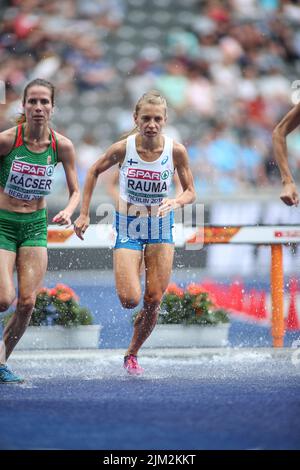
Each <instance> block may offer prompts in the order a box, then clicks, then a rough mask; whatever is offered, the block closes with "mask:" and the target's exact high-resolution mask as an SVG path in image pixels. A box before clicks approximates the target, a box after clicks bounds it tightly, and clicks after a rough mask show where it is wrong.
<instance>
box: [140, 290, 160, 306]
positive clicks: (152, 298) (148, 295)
mask: <svg viewBox="0 0 300 470" xmlns="http://www.w3.org/2000/svg"><path fill="white" fill-rule="evenodd" d="M162 297H163V292H162V291H161V290H153V291H148V292H145V295H144V304H145V305H154V306H156V305H159V304H160V302H161V299H162Z"/></svg>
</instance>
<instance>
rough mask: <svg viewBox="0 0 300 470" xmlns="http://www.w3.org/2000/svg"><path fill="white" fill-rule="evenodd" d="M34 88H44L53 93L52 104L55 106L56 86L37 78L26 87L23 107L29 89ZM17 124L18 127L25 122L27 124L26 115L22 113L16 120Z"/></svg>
mask: <svg viewBox="0 0 300 470" xmlns="http://www.w3.org/2000/svg"><path fill="white" fill-rule="evenodd" d="M33 86H44V87H45V88H48V90H50V92H51V103H52V106H54V95H55V87H54V85H52V83H51V82H48V80H44V79H43V78H35V79H34V80H32V81H31V82H29V83H28V84H27V85H26V87H25V88H24V92H23V98H22V104H23V106H24V104H25V102H26V98H27V93H28V90H29V88H31V87H33ZM15 122H16V124H17V125H18V124H23V122H26V116H25V113H20V114H19V116H18V117H17V118H16V120H15Z"/></svg>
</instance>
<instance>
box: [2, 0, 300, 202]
mask: <svg viewBox="0 0 300 470" xmlns="http://www.w3.org/2000/svg"><path fill="white" fill-rule="evenodd" d="M0 17H1V21H0V58H1V59H0V80H2V81H4V82H5V84H6V96H5V100H2V101H4V103H2V104H0V106H1V112H0V130H4V129H6V128H8V127H11V126H12V125H13V124H12V122H13V119H14V117H15V116H16V115H17V114H18V112H19V111H20V110H21V104H20V97H21V93H22V91H23V88H24V86H25V85H26V83H27V82H28V81H30V80H32V79H34V78H37V77H42V78H46V79H48V80H50V81H52V82H53V83H54V84H55V86H56V88H57V99H56V112H55V115H54V119H53V122H54V127H55V128H56V129H57V130H58V131H59V132H62V133H64V134H65V135H67V136H68V137H70V138H71V139H72V140H73V142H74V143H75V144H76V148H77V155H78V170H79V176H80V180H81V183H82V182H83V180H84V177H85V174H86V171H87V168H88V167H89V166H90V165H91V164H92V163H93V162H94V161H95V159H96V158H97V157H98V156H99V155H100V154H101V151H102V150H103V149H104V148H106V147H107V146H108V145H110V144H111V143H112V142H113V141H115V140H117V139H118V138H119V137H120V135H121V134H122V133H124V132H126V131H128V130H130V129H131V128H132V127H133V121H132V111H133V109H134V106H135V103H136V101H137V99H138V98H139V97H140V96H141V95H142V94H143V93H144V92H145V91H147V90H149V89H151V88H156V89H158V90H160V92H161V93H162V94H163V95H164V96H165V97H166V99H167V101H168V104H169V116H168V129H167V133H168V134H170V135H172V136H173V137H174V138H175V139H178V140H180V141H182V142H183V143H184V144H185V145H186V146H187V148H188V151H189V155H190V158H191V165H192V169H193V174H194V177H195V182H196V187H197V191H198V194H199V197H201V198H203V197H204V196H205V195H209V194H221V195H222V194H224V195H236V196H238V195H239V194H243V193H244V192H245V191H246V192H247V191H250V192H251V191H253V192H257V191H262V192H264V191H265V190H268V189H269V188H272V186H274V185H278V182H279V175H278V171H277V168H276V166H275V164H274V159H273V155H272V142H271V137H272V129H273V128H274V125H275V124H276V123H277V122H278V121H279V120H280V119H281V117H282V116H283V115H284V114H285V113H286V112H287V111H288V110H289V109H290V108H291V106H292V105H293V104H295V103H296V102H297V101H298V94H299V98H300V82H299V84H298V83H297V82H296V80H297V77H299V75H300V2H299V1H290V0H285V1H280V0H227V1H219V0H210V1H204V0H202V1H199V0H85V1H80V0H64V1H61V0H52V1H50V2H49V1H47V0H1V3H0ZM298 89H299V93H298ZM289 151H290V155H291V165H292V169H293V172H294V175H295V177H296V178H297V179H298V181H299V179H300V133H297V132H294V133H293V134H291V136H290V137H289ZM63 182H64V179H63V178H61V184H62V185H63V184H64V183H63Z"/></svg>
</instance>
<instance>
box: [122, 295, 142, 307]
mask: <svg viewBox="0 0 300 470" xmlns="http://www.w3.org/2000/svg"><path fill="white" fill-rule="evenodd" d="M119 299H120V302H121V304H122V307H124V308H135V307H137V306H138V304H139V303H140V300H141V299H140V296H138V295H135V296H130V297H129V296H127V295H122V294H119Z"/></svg>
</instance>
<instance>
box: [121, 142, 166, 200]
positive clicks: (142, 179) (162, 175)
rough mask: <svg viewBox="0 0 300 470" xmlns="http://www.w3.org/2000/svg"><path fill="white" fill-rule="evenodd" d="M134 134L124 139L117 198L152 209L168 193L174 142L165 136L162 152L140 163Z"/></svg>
mask: <svg viewBox="0 0 300 470" xmlns="http://www.w3.org/2000/svg"><path fill="white" fill-rule="evenodd" d="M135 138H136V134H135V135H130V136H129V137H127V142H126V155H125V158H124V162H123V164H122V166H121V168H120V175H119V183H120V197H121V198H122V199H123V200H124V201H127V202H129V203H130V204H135V205H138V206H140V205H145V206H154V205H158V204H160V203H161V201H162V200H163V199H164V198H166V197H167V196H168V194H169V190H170V186H171V183H172V177H173V174H174V164H173V139H171V138H170V137H167V136H164V139H165V143H164V149H163V151H162V153H161V155H160V157H159V158H157V159H156V160H154V162H146V161H145V160H142V159H141V158H140V156H139V154H138V153H137V150H136V145H135Z"/></svg>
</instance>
